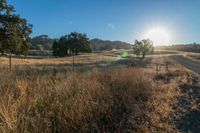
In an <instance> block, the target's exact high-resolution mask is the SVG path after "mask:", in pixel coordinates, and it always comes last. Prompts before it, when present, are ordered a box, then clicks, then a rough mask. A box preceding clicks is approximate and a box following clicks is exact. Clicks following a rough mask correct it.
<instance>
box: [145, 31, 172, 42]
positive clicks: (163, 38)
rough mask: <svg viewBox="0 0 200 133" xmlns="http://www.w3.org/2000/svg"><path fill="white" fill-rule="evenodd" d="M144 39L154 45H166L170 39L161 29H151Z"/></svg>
mask: <svg viewBox="0 0 200 133" xmlns="http://www.w3.org/2000/svg"><path fill="white" fill-rule="evenodd" d="M144 38H148V39H150V40H152V41H153V43H154V45H156V46H160V45H168V44H169V42H170V37H169V34H168V32H167V31H166V30H165V29H163V28H153V29H151V30H149V31H148V32H147V33H146V34H145V36H144Z"/></svg>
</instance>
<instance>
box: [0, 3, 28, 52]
mask: <svg viewBox="0 0 200 133" xmlns="http://www.w3.org/2000/svg"><path fill="white" fill-rule="evenodd" d="M14 12H15V9H14V7H13V6H11V5H9V4H8V3H7V1H6V0H0V52H1V53H2V54H4V53H5V52H9V53H13V54H24V53H25V52H26V51H27V50H28V43H27V42H28V39H29V35H30V34H31V32H32V25H30V24H28V23H27V21H26V19H23V18H21V17H20V16H19V15H16V14H14Z"/></svg>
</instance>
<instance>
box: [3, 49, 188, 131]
mask: <svg viewBox="0 0 200 133" xmlns="http://www.w3.org/2000/svg"><path fill="white" fill-rule="evenodd" d="M95 55H96V54H87V55H85V54H84V55H80V56H77V57H74V60H76V62H77V61H80V62H79V63H80V64H79V65H81V63H83V62H84V63H85V62H87V63H96V62H98V61H100V62H109V61H116V60H117V58H118V56H116V55H115V54H113V53H112V52H110V53H109V54H108V53H104V54H102V56H98V58H96V57H95ZM103 55H104V56H103ZM108 55H109V56H108ZM111 55H112V56H111ZM72 58H73V57H70V58H67V57H66V58H58V59H56V58H54V59H51V60H50V59H49V60H48V59H46V60H43V59H37V60H36V59H13V68H12V71H11V72H9V69H7V67H6V62H7V61H8V59H7V58H5V57H3V58H2V57H1V60H2V61H3V62H4V63H3V64H1V68H0V70H1V71H0V82H1V85H0V88H1V95H0V99H1V100H0V119H1V121H0V131H1V132H5V133H6V132H16V133H17V132H19V133H20V132H40V131H42V132H77V131H78V132H110V131H111V132H126V131H127V132H148V131H152V132H154V131H156V132H178V129H177V128H176V127H175V125H174V124H173V122H174V121H175V117H174V116H173V112H174V111H175V110H174V107H176V106H177V104H180V103H179V99H180V98H181V95H182V94H183V93H182V92H181V91H180V89H179V87H180V86H182V85H190V84H191V80H190V72H189V71H187V70H186V69H183V68H182V67H181V66H179V65H177V64H176V63H175V62H174V61H173V60H171V59H169V58H168V57H163V58H160V57H158V58H153V59H146V60H144V62H149V61H151V62H160V63H161V62H162V63H167V64H169V65H170V67H169V68H168V69H166V68H165V67H160V68H159V71H158V72H157V71H156V69H155V65H154V64H151V62H150V63H149V64H148V65H146V66H145V67H136V66H135V67H134V66H129V65H127V64H124V62H123V61H121V62H118V64H115V66H116V65H120V63H122V64H121V65H120V66H123V67H119V68H117V69H112V65H111V66H101V69H99V67H98V66H93V67H91V68H87V69H88V70H90V72H89V73H85V69H84V70H82V71H81V70H80V69H78V67H76V68H77V69H76V71H75V72H73V71H72V70H71V68H70V67H66V66H65V65H64V64H71V62H72V61H71V60H72ZM52 60H53V61H52ZM128 60H129V63H131V61H133V60H134V61H135V59H134V57H130V58H128ZM163 61H164V62H163ZM37 65H39V66H40V67H39V66H37ZM52 65H53V67H54V69H53V70H52V69H51V66H52ZM36 66H37V67H36ZM180 68H181V69H180Z"/></svg>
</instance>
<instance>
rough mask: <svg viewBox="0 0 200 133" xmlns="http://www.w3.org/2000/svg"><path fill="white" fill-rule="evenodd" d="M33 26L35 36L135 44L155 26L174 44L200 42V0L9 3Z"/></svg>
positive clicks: (35, 0)
mask: <svg viewBox="0 0 200 133" xmlns="http://www.w3.org/2000/svg"><path fill="white" fill-rule="evenodd" d="M8 2H9V3H10V4H12V5H13V6H14V7H15V9H16V11H17V13H18V14H20V16H21V17H24V18H26V19H27V20H28V21H29V23H31V24H33V26H34V27H33V33H32V36H36V35H40V34H47V35H49V36H50V37H60V36H61V35H64V34H67V33H69V32H71V31H77V32H84V33H87V34H88V36H89V37H90V38H101V39H109V40H122V41H127V42H133V41H134V40H135V39H140V38H141V37H142V36H144V34H145V33H146V32H148V31H149V30H150V29H152V28H154V27H162V28H164V29H165V30H166V31H167V32H168V33H169V35H170V42H171V43H189V42H200V0H8Z"/></svg>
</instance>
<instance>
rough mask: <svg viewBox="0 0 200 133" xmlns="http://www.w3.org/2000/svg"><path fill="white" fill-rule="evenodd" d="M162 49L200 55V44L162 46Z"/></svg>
mask: <svg viewBox="0 0 200 133" xmlns="http://www.w3.org/2000/svg"><path fill="white" fill-rule="evenodd" d="M160 49H165V50H178V51H184V52H195V53H200V44H197V43H192V44H176V45H171V46H161V47H160Z"/></svg>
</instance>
